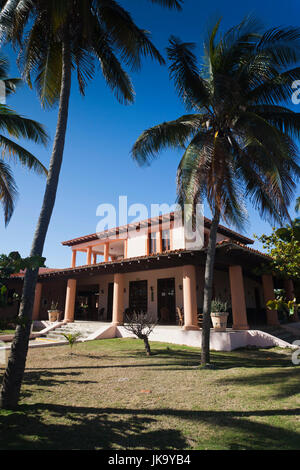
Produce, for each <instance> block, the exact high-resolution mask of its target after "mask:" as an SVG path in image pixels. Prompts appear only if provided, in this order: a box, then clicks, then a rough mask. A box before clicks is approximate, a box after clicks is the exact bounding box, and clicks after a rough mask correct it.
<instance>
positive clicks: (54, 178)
mask: <svg viewBox="0 0 300 470" xmlns="http://www.w3.org/2000/svg"><path fill="white" fill-rule="evenodd" d="M71 73H72V72H71V52H70V45H69V42H68V40H65V41H64V44H63V61H62V83H61V92H60V104H59V112H58V121H57V127H56V135H55V140H54V145H53V151H52V156H51V160H50V166H49V173H48V178H47V183H46V189H45V194H44V200H43V205H42V209H41V213H40V217H39V220H38V223H37V227H36V231H35V235H34V239H33V243H32V248H31V253H30V256H42V254H43V249H44V243H45V239H46V235H47V230H48V227H49V223H50V219H51V215H52V212H53V207H54V203H55V198H56V192H57V186H58V180H59V174H60V169H61V164H62V159H63V152H64V145H65V136H66V130H67V123H68V111H69V101H70V92H71ZM37 278H38V269H36V270H29V269H27V271H26V274H25V279H24V286H23V292H22V299H21V304H20V310H19V319H20V320H21V321H22V325H19V326H18V327H17V329H16V334H15V337H14V340H13V343H12V347H11V352H10V356H9V359H8V364H7V367H6V370H5V374H4V378H3V383H2V390H1V397H0V407H1V408H6V409H14V408H16V406H17V405H18V401H19V396H20V390H21V385H22V380H23V375H24V370H25V364H26V357H27V351H28V342H29V336H30V328H31V323H32V309H33V302H34V294H35V286H36V282H37Z"/></svg>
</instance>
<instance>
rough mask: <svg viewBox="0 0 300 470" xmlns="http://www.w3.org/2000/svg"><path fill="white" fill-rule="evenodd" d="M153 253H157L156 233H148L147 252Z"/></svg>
mask: <svg viewBox="0 0 300 470" xmlns="http://www.w3.org/2000/svg"><path fill="white" fill-rule="evenodd" d="M151 235H152V236H151ZM154 253H157V243H156V233H152V234H151V233H149V254H150V255H152V254H154Z"/></svg>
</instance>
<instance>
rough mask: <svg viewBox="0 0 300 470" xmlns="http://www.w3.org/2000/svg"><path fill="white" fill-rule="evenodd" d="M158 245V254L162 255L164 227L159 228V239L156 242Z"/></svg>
mask: <svg viewBox="0 0 300 470" xmlns="http://www.w3.org/2000/svg"><path fill="white" fill-rule="evenodd" d="M156 243H157V249H156V251H157V253H162V250H163V238H162V226H161V225H160V226H159V231H158V239H157V240H156Z"/></svg>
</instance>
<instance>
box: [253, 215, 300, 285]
mask: <svg viewBox="0 0 300 470" xmlns="http://www.w3.org/2000/svg"><path fill="white" fill-rule="evenodd" d="M299 234H300V224H299V219H296V220H295V221H293V222H292V224H291V225H286V227H282V228H280V229H275V228H273V231H272V234H271V235H265V234H263V235H261V236H260V237H258V236H257V235H254V237H255V238H256V239H257V240H258V241H260V242H261V243H262V244H263V248H264V249H265V250H267V253H268V254H269V255H270V257H271V259H270V262H268V264H263V265H262V269H261V271H262V272H269V273H273V274H275V275H276V276H277V277H281V278H284V279H299V278H300V237H299Z"/></svg>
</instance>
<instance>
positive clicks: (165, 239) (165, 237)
mask: <svg viewBox="0 0 300 470" xmlns="http://www.w3.org/2000/svg"><path fill="white" fill-rule="evenodd" d="M170 249H171V243H170V230H163V231H162V251H169V250H170Z"/></svg>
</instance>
